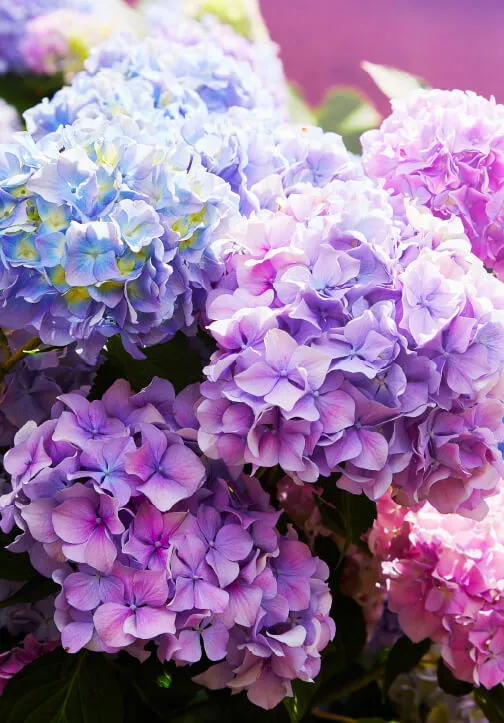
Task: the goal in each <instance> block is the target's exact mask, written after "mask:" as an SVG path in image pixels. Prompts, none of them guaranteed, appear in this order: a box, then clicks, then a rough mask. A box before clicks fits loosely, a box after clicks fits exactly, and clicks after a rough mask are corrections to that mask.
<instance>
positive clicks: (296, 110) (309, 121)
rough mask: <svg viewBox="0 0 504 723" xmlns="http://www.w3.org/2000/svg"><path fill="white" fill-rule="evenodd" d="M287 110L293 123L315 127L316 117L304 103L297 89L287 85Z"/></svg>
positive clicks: (290, 84)
mask: <svg viewBox="0 0 504 723" xmlns="http://www.w3.org/2000/svg"><path fill="white" fill-rule="evenodd" d="M289 110H290V116H291V119H292V122H293V123H301V124H303V125H307V126H316V125H317V116H316V115H315V112H314V111H313V110H312V109H311V108H310V106H309V105H308V103H307V102H306V101H305V99H304V98H303V96H302V95H301V92H300V90H299V88H298V87H297V86H295V85H293V84H292V83H289Z"/></svg>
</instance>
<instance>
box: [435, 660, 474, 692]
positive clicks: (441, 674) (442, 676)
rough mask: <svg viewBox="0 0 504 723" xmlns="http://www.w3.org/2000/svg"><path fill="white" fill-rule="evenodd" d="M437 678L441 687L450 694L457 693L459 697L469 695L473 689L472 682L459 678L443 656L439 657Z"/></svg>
mask: <svg viewBox="0 0 504 723" xmlns="http://www.w3.org/2000/svg"><path fill="white" fill-rule="evenodd" d="M437 679H438V683H439V687H440V688H441V689H442V690H444V692H445V693H448V694H449V695H455V696H457V697H460V696H463V695H469V693H470V692H471V691H472V689H473V686H472V685H471V683H466V682H465V681H463V680H457V678H455V676H454V675H453V673H452V672H451V670H450V669H449V668H447V667H446V665H445V664H444V663H443V660H442V659H441V658H440V659H439V663H438V667H437Z"/></svg>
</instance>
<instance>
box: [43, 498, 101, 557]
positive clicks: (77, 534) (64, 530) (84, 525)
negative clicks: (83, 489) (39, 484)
mask: <svg viewBox="0 0 504 723" xmlns="http://www.w3.org/2000/svg"><path fill="white" fill-rule="evenodd" d="M95 520H96V511H95V509H94V507H93V504H92V502H91V501H90V500H87V499H84V498H82V497H76V498H74V499H69V500H66V501H65V502H63V503H62V504H61V505H59V507H57V508H56V509H55V510H54V512H53V513H52V522H53V526H54V530H55V532H56V534H57V535H58V537H59V538H60V539H61V540H64V541H65V542H69V543H71V544H72V545H79V544H80V543H82V542H85V541H86V540H87V539H88V537H89V536H90V534H91V533H92V531H93V530H94V528H95V524H96V523H95Z"/></svg>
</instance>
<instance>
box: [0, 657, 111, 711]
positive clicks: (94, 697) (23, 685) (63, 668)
mask: <svg viewBox="0 0 504 723" xmlns="http://www.w3.org/2000/svg"><path fill="white" fill-rule="evenodd" d="M0 720H1V721H2V723H123V721H124V707H123V699H122V693H121V689H120V687H119V684H118V682H117V678H116V676H115V674H114V673H113V671H112V668H111V667H110V665H109V663H108V660H107V657H106V656H105V655H103V654H93V653H88V652H85V651H83V652H81V653H79V654H77V655H68V654H67V653H65V652H64V651H63V649H62V648H57V649H56V650H54V651H53V652H52V653H49V654H48V655H44V656H42V657H41V658H38V659H37V660H35V661H34V662H33V663H30V664H29V665H27V666H26V667H25V668H23V670H21V671H20V672H19V673H17V674H16V675H15V676H14V678H12V679H11V680H10V681H9V682H8V683H7V685H6V687H5V690H4V692H3V695H2V697H1V698H0Z"/></svg>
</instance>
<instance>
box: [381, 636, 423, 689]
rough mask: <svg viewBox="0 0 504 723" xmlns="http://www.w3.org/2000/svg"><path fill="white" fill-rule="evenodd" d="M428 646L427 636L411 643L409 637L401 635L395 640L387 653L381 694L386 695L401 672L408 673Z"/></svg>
mask: <svg viewBox="0 0 504 723" xmlns="http://www.w3.org/2000/svg"><path fill="white" fill-rule="evenodd" d="M429 648H430V640H428V639H427V638H426V639H425V640H422V641H420V642H419V643H412V642H411V640H410V639H409V638H407V637H406V636H405V635H403V637H402V638H399V640H398V641H397V642H396V644H395V645H394V647H393V648H392V650H391V651H390V653H389V656H388V658H387V662H386V664H385V676H384V680H383V695H384V696H386V695H387V693H388V691H389V689H390V686H391V685H392V683H393V682H394V680H395V679H396V678H397V676H398V675H401V673H409V671H410V670H412V669H413V668H414V667H415V666H416V665H418V663H419V662H420V660H421V659H422V658H423V656H424V655H425V654H426V653H427V651H428V650H429Z"/></svg>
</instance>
